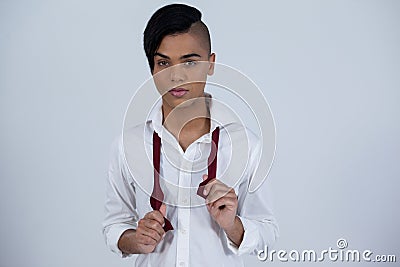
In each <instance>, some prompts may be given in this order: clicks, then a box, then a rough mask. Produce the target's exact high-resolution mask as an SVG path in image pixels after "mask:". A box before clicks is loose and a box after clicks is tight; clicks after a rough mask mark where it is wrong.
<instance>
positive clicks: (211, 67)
mask: <svg viewBox="0 0 400 267" xmlns="http://www.w3.org/2000/svg"><path fill="white" fill-rule="evenodd" d="M208 62H210V66H209V67H208V72H207V74H208V75H210V76H211V75H213V74H214V65H215V64H214V63H215V53H211V54H210V57H209V58H208Z"/></svg>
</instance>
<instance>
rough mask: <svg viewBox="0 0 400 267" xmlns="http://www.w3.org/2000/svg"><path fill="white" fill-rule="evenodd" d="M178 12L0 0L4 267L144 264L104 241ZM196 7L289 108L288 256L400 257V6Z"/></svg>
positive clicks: (278, 161) (69, 0)
mask: <svg viewBox="0 0 400 267" xmlns="http://www.w3.org/2000/svg"><path fill="white" fill-rule="evenodd" d="M166 3H167V2H162V1H124V0H120V1H97V0H96V1H95V0H59V1H51V0H48V1H46V0H37V1H22V0H0V110H1V113H0V114H1V115H0V125H1V131H0V146H1V147H0V164H1V165H0V175H1V179H0V193H1V201H0V214H1V220H0V237H1V240H0V244H1V247H0V248H1V249H0V266H1V267H3V266H4V267H12V266H32V267H36V266H38V267H47V266H48V267H52V266H60V267H63V266H99V267H100V266H131V265H132V259H127V260H125V259H124V260H123V259H119V258H118V257H117V256H116V255H114V254H112V253H111V252H110V251H108V249H107V248H106V246H105V244H104V240H103V236H102V234H101V222H102V219H103V214H104V213H103V209H104V208H103V205H104V200H105V179H106V174H107V168H108V158H109V149H110V144H111V142H112V140H113V139H114V137H115V136H116V135H117V134H118V133H119V132H120V131H121V129H122V121H123V116H124V112H125V109H126V107H127V105H128V102H129V100H130V98H131V96H132V95H133V93H134V92H135V90H136V89H137V88H138V87H139V86H140V85H141V84H142V83H143V82H144V81H145V80H146V79H147V78H148V77H149V69H148V66H147V62H146V58H145V55H144V52H143V48H142V33H143V30H144V27H145V25H146V22H147V20H148V19H149V18H150V16H151V14H152V13H153V12H154V11H155V10H156V9H157V8H159V7H160V6H162V5H164V4H166ZM168 3H169V2H168ZM188 3H189V4H192V5H195V6H196V7H198V8H199V9H200V10H201V11H202V12H203V19H204V21H205V22H206V23H207V25H208V26H209V28H210V30H211V35H212V45H213V51H215V52H216V53H217V61H218V62H221V63H224V64H228V65H230V66H233V67H235V68H237V69H239V70H241V71H242V72H243V73H245V74H246V75H248V76H249V77H250V78H252V79H253V81H254V82H255V83H256V84H257V85H258V86H259V87H260V88H261V90H262V91H263V93H264V94H265V96H266V97H267V99H268V101H269V104H270V106H271V109H272V112H273V114H274V118H275V122H276V131H277V150H276V157H275V161H274V164H273V167H272V169H271V172H270V174H269V177H268V179H267V183H268V184H269V185H270V186H271V188H272V191H273V194H274V211H275V214H276V218H277V220H278V222H279V226H280V239H279V241H278V242H277V244H276V246H275V247H274V249H276V250H281V249H282V250H286V251H288V252H289V251H291V250H299V251H301V250H304V249H308V250H311V249H313V250H316V251H317V252H318V251H322V250H324V249H329V247H332V248H337V246H336V241H337V240H338V239H339V238H345V239H346V240H347V242H348V248H349V249H357V250H360V251H363V250H365V249H369V250H371V251H372V252H373V253H374V254H373V255H376V254H394V255H396V256H397V259H398V260H397V261H399V260H400V259H399V257H400V253H399V252H400V251H399V248H400V239H399V237H400V230H399V225H400V216H399V215H400V214H399V208H398V203H400V197H399V195H400V194H399V192H398V191H399V188H400V182H399V180H400V164H399V159H400V138H399V136H400V123H399V115H400V105H399V100H400V75H399V74H400V51H399V47H400V30H399V29H400V16H399V14H400V1H385V0H383V1H381V0H376V1H368V0H366V1H359V0H357V1H355V0H341V1H340V0H339V1H317V0H315V1H257V2H256V1H238V2H233V1H213V2H211V1H208V2H204V1H202V2H188ZM245 258H246V263H247V265H248V266H281V265H285V266H288V265H287V264H289V265H291V263H290V262H289V263H281V262H279V261H278V260H276V259H275V260H274V261H273V262H270V261H268V260H267V261H265V262H262V261H259V260H258V259H257V258H256V257H254V256H253V257H249V256H246V257H245ZM329 263H330V261H329V260H325V262H322V263H309V262H303V263H297V264H299V265H304V266H309V265H310V264H313V265H315V266H317V265H318V266H325V265H327V264H329ZM292 264H293V263H292ZM336 264H338V265H340V266H353V265H357V266H361V265H363V263H361V265H360V263H359V264H357V263H340V262H339V263H336ZM397 264H398V263H391V264H388V265H389V266H396V265H397Z"/></svg>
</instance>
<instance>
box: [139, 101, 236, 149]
mask: <svg viewBox="0 0 400 267" xmlns="http://www.w3.org/2000/svg"><path fill="white" fill-rule="evenodd" d="M205 96H206V97H209V108H210V116H211V127H210V132H209V133H208V134H206V135H204V136H202V137H201V138H200V139H199V141H203V142H207V143H209V142H211V133H212V132H213V131H214V130H215V128H217V127H220V128H224V127H226V126H227V125H229V124H232V123H237V122H238V118H237V116H235V114H234V112H233V110H232V109H231V108H229V107H228V106H227V105H224V104H223V103H222V102H221V101H218V100H217V99H215V101H214V99H213V98H212V97H211V95H210V94H208V93H205ZM162 117H163V115H162V98H161V97H160V98H159V99H158V100H157V102H156V103H155V104H154V106H153V108H152V109H151V111H150V112H149V115H148V116H147V120H146V121H147V124H148V125H149V126H151V128H152V129H153V130H154V131H155V132H156V133H157V134H158V135H159V136H160V138H161V139H166V138H167V139H169V138H168V137H167V136H170V137H172V135H171V134H170V133H169V132H168V131H166V129H165V128H164V129H163V125H162ZM166 132H168V134H165V133H166Z"/></svg>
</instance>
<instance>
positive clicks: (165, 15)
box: [143, 4, 211, 72]
mask: <svg viewBox="0 0 400 267" xmlns="http://www.w3.org/2000/svg"><path fill="white" fill-rule="evenodd" d="M193 23H196V24H198V25H199V29H200V32H201V35H202V36H205V39H206V42H207V48H208V50H209V51H208V52H209V53H211V40H210V33H209V31H208V28H207V26H206V25H205V24H204V23H203V22H202V21H201V12H200V11H199V10H198V9H197V8H194V7H191V6H188V5H184V4H171V5H166V6H164V7H161V8H160V9H158V10H157V11H156V12H155V13H154V14H153V15H152V16H151V18H150V20H149V22H148V23H147V26H146V29H145V30H144V34H143V35H144V36H143V46H144V51H145V53H146V57H147V60H148V62H149V66H150V70H151V72H153V70H154V55H155V53H156V51H157V49H158V47H159V46H160V44H161V41H162V39H163V38H164V37H165V36H167V35H171V34H177V33H187V32H189V30H190V28H191V26H192V25H193ZM197 32H198V31H197Z"/></svg>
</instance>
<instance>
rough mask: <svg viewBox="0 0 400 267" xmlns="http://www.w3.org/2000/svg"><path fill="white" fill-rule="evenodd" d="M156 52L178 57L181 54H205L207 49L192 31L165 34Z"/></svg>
mask: <svg viewBox="0 0 400 267" xmlns="http://www.w3.org/2000/svg"><path fill="white" fill-rule="evenodd" d="M156 52H158V53H160V54H163V55H167V56H169V57H171V58H172V57H175V56H176V57H179V56H182V55H186V54H190V53H197V54H199V55H203V54H204V55H207V54H208V51H207V49H205V48H204V44H202V41H201V40H200V38H199V37H198V36H196V35H195V34H192V33H180V34H173V35H167V36H165V37H164V38H163V39H162V41H161V43H160V46H159V48H158V49H157V51H156Z"/></svg>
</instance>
